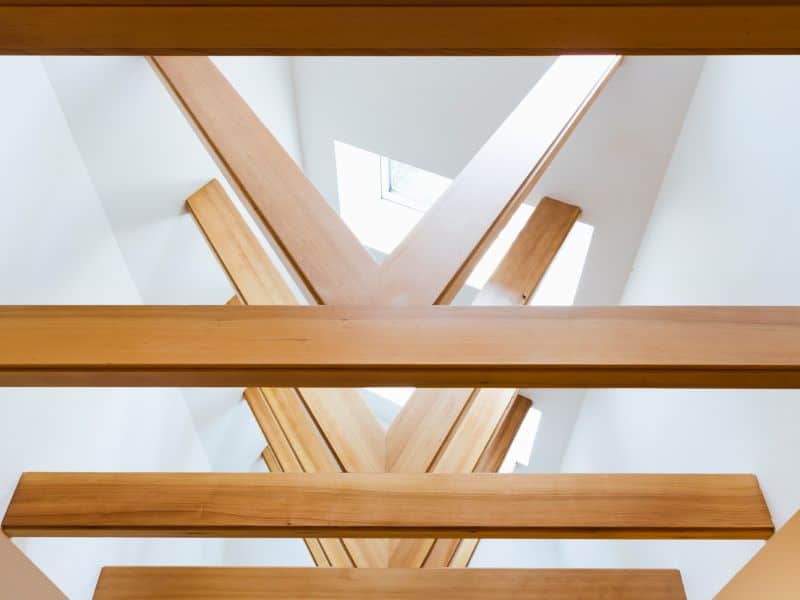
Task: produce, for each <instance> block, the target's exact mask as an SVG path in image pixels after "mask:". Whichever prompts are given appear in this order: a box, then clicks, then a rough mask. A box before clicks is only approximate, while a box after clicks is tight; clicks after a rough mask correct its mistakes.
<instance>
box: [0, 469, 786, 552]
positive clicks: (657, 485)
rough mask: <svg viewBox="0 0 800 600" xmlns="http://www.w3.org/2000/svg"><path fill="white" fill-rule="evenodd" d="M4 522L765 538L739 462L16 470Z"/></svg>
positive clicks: (155, 532) (28, 530) (68, 527)
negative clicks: (638, 470)
mask: <svg viewBox="0 0 800 600" xmlns="http://www.w3.org/2000/svg"><path fill="white" fill-rule="evenodd" d="M3 530H4V531H5V532H6V534H7V535H11V536H37V537H50V536H82V537H109V536H125V537H131V536H134V537H142V536H160V537H181V536H210V537H287V536H296V537H312V536H313V537H328V536H337V537H351V536H352V537H476V536H477V537H501V538H520V537H524V538H603V539H684V538H685V539H765V538H768V537H769V536H770V535H771V534H772V521H771V519H770V515H769V511H768V510H767V506H766V504H765V502H764V498H763V497H762V495H761V490H760V488H759V486H758V482H757V480H756V478H755V477H754V476H752V475H528V474H525V475H519V474H511V475H496V474H486V473H470V474H466V475H452V474H447V475H441V474H395V473H310V474H298V473H270V474H263V473H245V474H232V473H24V474H23V475H22V477H21V478H20V481H19V484H18V485H17V488H16V490H15V492H14V495H13V497H12V499H11V503H10V505H9V508H8V511H7V513H6V515H5V518H4V520H3Z"/></svg>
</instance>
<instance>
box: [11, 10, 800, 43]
mask: <svg viewBox="0 0 800 600" xmlns="http://www.w3.org/2000/svg"><path fill="white" fill-rule="evenodd" d="M0 24H1V25H2V26H1V27H0V53H3V54H9V53H10V54H111V55H121V54H132V55H143V54H212V55H220V54H266V55H275V54H282V55H288V56H295V55H320V54H331V55H359V54H360V55H367V56H374V55H398V54H405V55H411V56H419V55H453V54H457V55H472V54H474V55H480V56H483V55H487V54H489V55H491V54H500V55H515V56H516V55H524V54H532V55H542V54H568V53H583V54H589V53H594V52H601V53H621V54H646V55H651V54H797V53H800V42H798V38H797V31H798V29H799V28H800V10H799V9H798V7H797V5H796V4H795V3H793V2H791V0H681V1H680V2H676V1H675V0H504V1H503V2H495V1H492V0H424V1H415V0H404V1H400V0H374V1H372V2H369V3H366V2H358V1H356V0H248V1H241V2H238V3H237V4H231V3H230V2H226V1H223V0H126V1H125V2H123V1H121V0H117V1H108V0H6V1H5V2H3V4H0Z"/></svg>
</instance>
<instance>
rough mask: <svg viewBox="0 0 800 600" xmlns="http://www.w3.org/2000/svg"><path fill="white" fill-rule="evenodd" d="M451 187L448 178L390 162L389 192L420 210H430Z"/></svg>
mask: <svg viewBox="0 0 800 600" xmlns="http://www.w3.org/2000/svg"><path fill="white" fill-rule="evenodd" d="M449 185H450V180H449V179H448V178H446V177H442V176H440V175H437V174H436V173H431V172H430V171H424V170H422V169H418V168H417V167H412V166H411V165H407V164H405V163H402V162H400V161H397V160H391V159H390V160H389V192H391V193H392V194H397V195H398V196H402V197H403V198H404V199H405V200H407V201H409V203H411V204H414V205H416V206H418V207H419V208H423V209H424V208H428V207H430V206H431V204H433V203H434V202H436V200H437V199H438V198H439V196H441V195H442V192H444V191H445V190H446V189H447V187H448V186H449Z"/></svg>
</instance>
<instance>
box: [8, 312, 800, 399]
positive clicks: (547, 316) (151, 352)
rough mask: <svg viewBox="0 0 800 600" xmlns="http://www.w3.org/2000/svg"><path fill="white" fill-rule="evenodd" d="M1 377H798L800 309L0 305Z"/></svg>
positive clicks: (633, 382)
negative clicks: (0, 339) (1, 336)
mask: <svg viewBox="0 0 800 600" xmlns="http://www.w3.org/2000/svg"><path fill="white" fill-rule="evenodd" d="M0 330H2V331H3V337H4V340H3V341H4V343H3V344H2V345H0V385H3V386H101V387H107V386H178V387H180V386H237V385H242V386H248V385H270V386H287V385H288V386H291V385H300V386H308V387H312V386H319V387H357V386H367V385H399V386H402V385H412V386H423V387H463V386H477V387H502V386H508V387H511V386H513V387H520V388H524V387H531V388H535V387H569V388H576V387H701V388H754V389H755V388H792V387H800V308H798V307H712V306H704V307H689V306H682V307H635V306H619V307H604V308H591V307H570V308H554V307H553V308H551V307H535V308H534V307H502V308H494V307H491V308H489V307H460V306H459V307H452V306H433V307H426V308H421V307H420V308H377V309H376V308H342V307H331V306H313V307H305V306H304V307H273V306H219V307H217V306H213V307H185V306H103V307H95V306H27V307H11V306H6V307H0Z"/></svg>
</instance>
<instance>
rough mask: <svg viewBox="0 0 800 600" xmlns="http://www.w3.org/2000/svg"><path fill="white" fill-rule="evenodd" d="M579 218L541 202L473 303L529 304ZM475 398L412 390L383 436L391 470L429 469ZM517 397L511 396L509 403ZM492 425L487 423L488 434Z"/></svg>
mask: <svg viewBox="0 0 800 600" xmlns="http://www.w3.org/2000/svg"><path fill="white" fill-rule="evenodd" d="M580 213H581V210H580V208H578V207H577V206H573V205H571V204H567V203H565V202H560V201H558V200H554V199H552V198H542V200H541V201H540V202H539V204H537V206H536V208H535V209H534V211H533V213H532V214H531V216H530V217H529V219H528V221H527V222H526V223H525V225H524V226H523V228H522V229H521V230H520V232H519V234H518V235H517V237H516V239H515V240H514V243H513V244H512V245H511V248H509V251H508V252H507V253H506V255H505V256H504V257H503V260H501V261H500V264H499V265H498V267H497V269H496V270H495V272H494V273H493V274H492V276H491V277H490V278H489V281H488V282H487V283H486V285H485V286H484V287H483V289H482V290H481V291H480V292H479V293H478V296H477V297H476V299H475V304H477V305H480V306H491V305H507V306H514V305H524V304H527V303H528V301H529V300H530V298H531V296H532V295H533V293H534V291H535V290H536V288H537V287H538V285H539V283H540V282H541V280H542V277H543V276H544V274H545V272H546V271H547V268H548V267H549V266H550V263H551V262H552V261H553V258H554V257H555V255H556V254H557V253H558V250H559V248H561V245H562V244H563V243H564V240H565V239H566V238H567V235H568V234H569V232H570V230H571V229H572V226H573V225H574V224H575V221H576V220H577V219H578V217H579V216H580ZM477 393H478V392H476V390H473V389H454V390H436V391H430V390H417V391H415V392H414V394H412V395H411V398H409V400H408V402H406V404H405V406H403V408H402V410H401V411H400V413H399V414H398V415H397V417H396V418H395V419H394V421H393V422H392V423H391V425H390V426H389V429H388V430H387V432H386V454H387V465H388V466H389V470H391V471H395V472H399V473H402V472H420V471H421V472H425V471H427V470H429V469H430V468H431V467H432V466H433V464H434V461H435V460H436V457H437V456H438V455H439V454H440V453H441V452H442V448H443V447H444V446H445V445H446V442H447V440H448V436H450V435H451V433H452V432H453V430H454V428H455V426H456V424H457V422H458V420H459V419H460V418H461V416H462V415H463V413H464V412H465V411H466V410H467V407H468V406H469V405H470V403H471V401H472V400H473V397H474V396H475V394H477ZM515 395H516V394H515V392H513V391H511V392H510V394H509V399H512V398H513V397H514V396H515ZM482 403H483V400H479V401H478V404H482ZM495 425H496V423H493V422H492V423H489V422H486V426H487V427H488V429H489V432H491V431H492V430H493V429H494V427H495ZM479 451H480V450H479Z"/></svg>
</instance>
